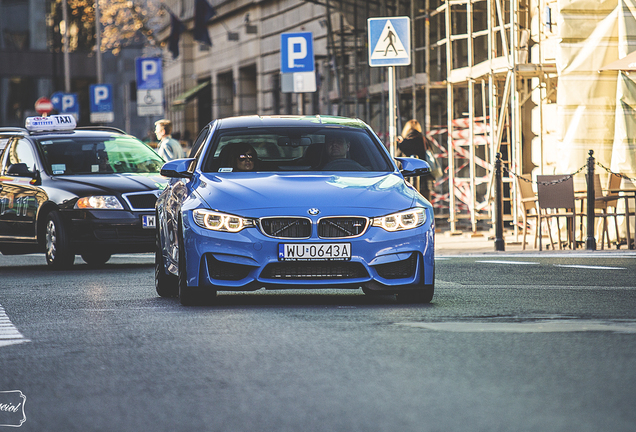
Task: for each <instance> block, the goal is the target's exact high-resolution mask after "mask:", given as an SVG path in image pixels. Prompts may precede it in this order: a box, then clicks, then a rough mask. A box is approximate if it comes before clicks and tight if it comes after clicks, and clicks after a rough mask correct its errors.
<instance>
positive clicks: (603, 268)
mask: <svg viewBox="0 0 636 432" xmlns="http://www.w3.org/2000/svg"><path fill="white" fill-rule="evenodd" d="M552 265H553V266H554V267H567V268H580V269H592V270H627V269H626V268H625V267H605V266H591V265H582V264H552Z"/></svg>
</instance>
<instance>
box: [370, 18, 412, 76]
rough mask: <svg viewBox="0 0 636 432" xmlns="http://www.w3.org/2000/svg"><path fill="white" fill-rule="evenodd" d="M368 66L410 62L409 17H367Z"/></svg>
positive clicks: (403, 64)
mask: <svg viewBox="0 0 636 432" xmlns="http://www.w3.org/2000/svg"><path fill="white" fill-rule="evenodd" d="M367 24H368V36H369V66H407V65H410V64H411V20H410V18H409V17H387V18H369V19H368V20H367Z"/></svg>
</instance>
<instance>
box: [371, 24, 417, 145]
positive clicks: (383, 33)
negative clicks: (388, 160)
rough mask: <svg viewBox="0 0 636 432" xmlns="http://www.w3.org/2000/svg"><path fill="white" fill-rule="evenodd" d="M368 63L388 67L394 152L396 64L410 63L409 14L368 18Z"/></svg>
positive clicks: (390, 129)
mask: <svg viewBox="0 0 636 432" xmlns="http://www.w3.org/2000/svg"><path fill="white" fill-rule="evenodd" d="M367 25H368V42H369V66H387V67H388V68H389V146H390V147H389V149H390V151H391V156H395V138H396V135H397V134H396V130H395V115H396V114H395V99H396V98H395V91H396V89H395V66H408V65H410V64H411V20H410V18H409V17H387V18H369V19H368V20H367Z"/></svg>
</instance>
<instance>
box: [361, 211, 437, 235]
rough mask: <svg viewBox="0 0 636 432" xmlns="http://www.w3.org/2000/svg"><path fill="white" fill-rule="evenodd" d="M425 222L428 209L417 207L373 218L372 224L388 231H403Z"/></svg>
mask: <svg viewBox="0 0 636 432" xmlns="http://www.w3.org/2000/svg"><path fill="white" fill-rule="evenodd" d="M424 222H426V209H424V208H422V207H417V208H413V209H410V210H406V211H403V212H399V213H392V214H389V215H386V216H381V217H376V218H373V222H372V223H371V225H372V226H375V227H380V228H382V229H385V230H387V231H402V230H408V229H413V228H417V227H419V226H422V225H423V224H424Z"/></svg>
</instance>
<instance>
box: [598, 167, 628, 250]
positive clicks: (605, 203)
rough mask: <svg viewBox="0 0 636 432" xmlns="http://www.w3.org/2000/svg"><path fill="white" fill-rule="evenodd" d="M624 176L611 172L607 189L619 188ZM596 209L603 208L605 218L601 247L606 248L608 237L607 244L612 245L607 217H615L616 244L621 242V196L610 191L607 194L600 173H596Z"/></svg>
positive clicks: (602, 213) (602, 214) (602, 215)
mask: <svg viewBox="0 0 636 432" xmlns="http://www.w3.org/2000/svg"><path fill="white" fill-rule="evenodd" d="M621 180H622V178H621V177H620V176H619V175H617V174H614V173H610V175H609V178H608V179H607V190H612V189H618V188H620V186H621ZM594 198H595V202H594V209H595V210H601V215H600V217H602V218H603V230H602V232H601V249H604V248H605V239H607V246H608V247H609V245H610V238H609V231H608V229H607V218H608V217H613V218H614V227H615V229H616V244H617V245H619V244H620V238H619V234H618V216H619V213H618V210H617V207H618V199H619V198H620V196H619V195H617V194H612V193H611V192H608V193H607V194H604V193H603V189H602V187H601V177H600V175H598V174H595V175H594Z"/></svg>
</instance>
